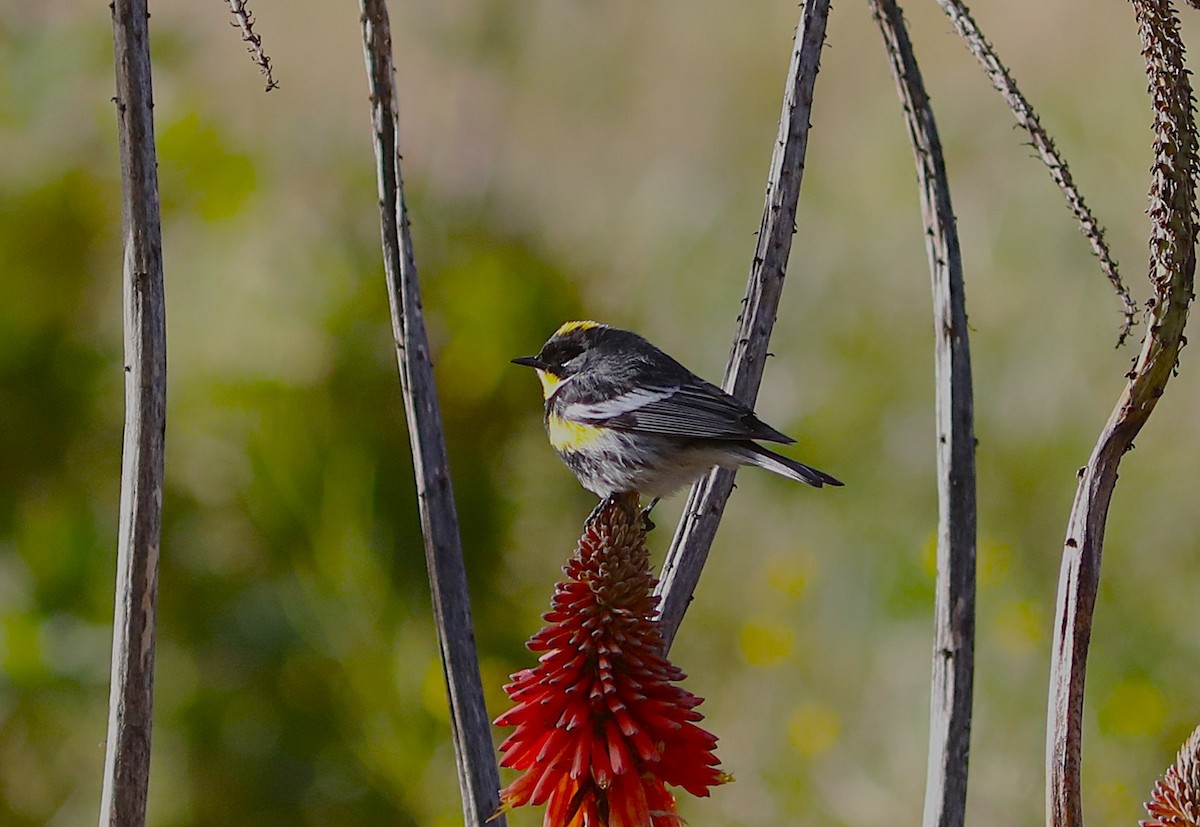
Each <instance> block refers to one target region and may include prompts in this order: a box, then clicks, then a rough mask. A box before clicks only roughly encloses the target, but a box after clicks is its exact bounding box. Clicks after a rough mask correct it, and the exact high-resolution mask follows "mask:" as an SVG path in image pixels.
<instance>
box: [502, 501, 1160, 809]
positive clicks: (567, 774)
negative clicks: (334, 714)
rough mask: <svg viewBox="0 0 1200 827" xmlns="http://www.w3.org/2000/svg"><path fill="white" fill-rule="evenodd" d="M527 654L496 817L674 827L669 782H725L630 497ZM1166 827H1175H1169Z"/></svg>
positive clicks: (591, 536)
mask: <svg viewBox="0 0 1200 827" xmlns="http://www.w3.org/2000/svg"><path fill="white" fill-rule="evenodd" d="M563 571H564V572H565V573H566V575H567V578H568V580H567V582H565V583H559V584H558V586H557V587H556V588H555V592H554V598H553V600H552V602H551V609H550V611H549V612H547V613H546V614H545V615H543V618H544V619H545V621H546V622H547V624H548V625H547V626H546V627H545V628H544V629H542V630H541V631H540V632H538V633H537V634H536V635H534V636H533V637H532V638H531V639H530V641H529V643H528V644H527V645H528V648H529V649H530V651H533V652H537V653H539V657H538V665H537V666H535V667H534V668H532V669H523V670H521V671H520V672H517V673H516V674H514V675H513V676H512V681H511V683H509V684H508V685H507V686H505V687H504V691H505V692H506V693H508V697H509V698H510V699H511V700H512V701H513V703H514V704H515V705H514V706H513V708H512V709H510V710H509V711H508V712H506V713H504V714H503V715H501V716H500V717H499V718H497V719H496V725H497V726H506V727H515V728H516V729H515V731H514V732H513V733H512V734H511V735H509V737H508V738H507V739H505V741H504V743H503V744H501V745H500V751H501V753H503V757H502V759H501V761H500V764H501V766H504V767H511V768H513V769H517V770H521V771H523V774H522V775H521V776H520V777H519V778H518V779H517V780H516V781H514V782H513V783H512V784H510V785H508V786H507V787H505V788H504V789H503V790H501V791H500V802H501V803H500V808H499V809H498V810H497V811H496V813H495V815H499V814H500V813H502V812H504V811H506V810H509V809H512V808H513V807H520V806H521V805H523V804H539V803H542V802H545V804H546V814H545V817H544V819H543V821H542V824H543V826H544V827H680V825H682V823H683V820H682V819H681V818H680V817H679V815H678V814H677V812H676V809H675V797H674V796H673V795H672V794H671V792H670V791H668V789H667V784H670V785H672V786H677V787H683V788H684V789H686V790H687V791H688V792H690V793H692V794H693V795H697V796H707V795H708V794H709V789H710V788H711V787H714V786H716V785H718V784H724V783H725V782H727V781H730V780H731V779H730V777H729V776H728V775H725V774H724V773H722V772H721V771H720V770H719V769H717V763H718V762H717V758H716V756H714V755H713V749H714V748H715V747H716V744H717V739H716V737H715V736H713V735H712V734H710V733H708V732H706V731H705V730H703V729H700V728H699V727H698V726H696V723H695V722H697V721H700V720H702V718H703V716H702V715H701V714H700V713H699V712H696V711H694V710H695V707H696V706H697V705H699V704H700V702H701V699H700V698H698V697H696V696H695V695H692V694H691V693H690V692H687V691H686V690H684V689H682V688H680V687H679V686H676V685H675V683H676V682H678V681H680V680H682V679H683V678H684V674H683V672H681V671H680V670H679V669H678V668H676V667H675V666H674V665H673V664H671V662H670V661H668V660H667V659H666V658H665V657H664V656H663V655H662V654H660V651H661V649H662V634H661V633H660V632H659V628H658V623H657V621H656V620H655V615H656V606H657V603H658V598H657V597H655V596H654V595H653V594H652V591H653V589H654V585H655V581H654V579H653V577H652V576H651V574H650V555H649V552H648V551H647V550H646V531H645V528H644V527H643V525H642V517H641V514H640V513H639V512H638V510H637V498H636V496H632V495H631V496H625V497H622V498H620V499H614V500H608V501H606V502H605V503H604V504H603V505H602V506H601V507H600V508H599V509H597V511H596V512H595V513H594V514H593V515H592V517H590V518H589V519H588V522H587V525H585V526H584V529H583V536H582V537H580V538H579V545H578V546H577V547H576V549H575V554H574V556H572V557H571V559H570V560H569V561H568V562H567V565H566V566H565V567H564V568H563ZM1172 827H1173V825H1172Z"/></svg>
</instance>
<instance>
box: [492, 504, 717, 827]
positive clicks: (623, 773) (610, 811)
mask: <svg viewBox="0 0 1200 827" xmlns="http://www.w3.org/2000/svg"><path fill="white" fill-rule="evenodd" d="M564 571H565V572H566V574H567V577H568V581H567V582H566V583H559V584H558V586H557V587H556V588H555V593H554V598H553V600H552V602H551V611H550V612H548V613H547V614H546V615H545V616H544V618H545V620H546V621H547V622H548V625H547V626H546V627H545V628H544V629H542V630H541V631H540V632H538V633H537V634H536V635H534V636H533V638H532V639H530V641H529V644H528V645H529V648H530V649H531V650H532V651H534V652H540V653H542V654H541V655H540V657H539V658H538V665H537V666H535V667H534V668H532V669H524V670H522V671H520V672H518V673H516V674H515V675H513V676H512V677H513V680H512V683H510V684H508V685H507V686H505V687H504V691H505V692H507V693H508V696H509V698H511V699H512V700H513V702H514V703H515V704H516V706H514V707H513V708H512V709H511V710H509V711H508V712H507V713H505V714H504V715H501V716H500V717H499V718H497V719H496V725H497V726H511V727H516V731H515V732H513V734H512V735H510V736H509V737H508V738H507V739H506V740H505V741H504V743H503V744H501V745H500V751H501V752H502V753H503V758H502V759H501V761H500V765H501V766H503V767H509V768H512V769H516V770H521V771H522V772H523V774H522V775H521V776H520V777H519V778H518V779H517V780H516V781H514V782H513V783H512V784H510V785H509V786H508V787H506V788H504V789H503V790H501V792H500V802H501V803H500V809H499V810H497V814H499V813H501V812H504V811H506V810H509V809H511V808H513V807H519V806H521V805H523V804H543V803H545V804H546V805H547V806H546V815H545V818H544V819H543V822H542V823H543V825H544V827H678V825H680V824H681V823H682V819H680V818H679V816H678V815H677V813H676V810H675V798H674V796H673V795H672V794H671V793H670V792H668V791H667V788H666V785H667V784H670V785H672V786H675V787H683V788H684V789H685V790H687V791H688V792H690V793H691V794H692V795H697V796H707V795H708V791H709V788H710V787H713V786H715V785H717V784H723V783H725V782H726V781H729V780H730V778H729V776H727V775H725V774H724V773H722V772H721V771H720V770H718V769H717V768H716V765H717V758H716V756H715V755H713V749H714V748H715V746H716V743H717V739H716V737H715V736H713V735H711V734H710V733H708V732H706V731H704V730H703V729H700V728H699V727H698V726H696V722H697V721H700V720H701V719H702V718H703V717H704V716H702V715H701V714H700V713H699V712H697V711H696V710H695V707H696V706H698V705H699V704H700V702H701V699H700V698H698V697H696V696H695V695H692V694H691V693H690V692H687V691H686V690H684V689H682V688H680V687H678V686H676V685H674V684H675V682H677V681H680V680H683V678H684V677H685V676H684V674H683V672H681V671H680V670H679V669H678V668H677V667H675V666H674V665H673V664H671V662H670V661H668V660H667V659H666V658H665V657H664V656H663V655H662V654H660V651H661V648H662V635H661V634H660V632H659V629H658V624H657V622H656V621H655V620H654V617H655V606H656V604H657V602H658V598H657V597H655V596H653V595H652V594H651V590H652V589H653V587H654V582H655V581H654V579H653V578H652V577H651V574H650V559H649V553H648V551H647V550H646V532H645V528H644V527H643V525H642V518H641V515H640V514H639V513H638V511H637V502H636V497H632V498H628V497H627V498H625V499H623V500H619V501H618V500H609V501H606V502H605V503H604V504H603V505H602V506H601V507H600V508H599V509H598V510H597V511H596V512H595V513H594V514H593V516H592V517H591V518H589V519H588V522H587V525H586V526H584V531H583V536H582V537H581V538H580V539H579V545H578V546H577V547H576V549H575V555H574V556H573V557H572V558H571V559H570V561H568V563H567V565H566V567H565V569H564Z"/></svg>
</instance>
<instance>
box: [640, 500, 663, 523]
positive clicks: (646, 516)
mask: <svg viewBox="0 0 1200 827" xmlns="http://www.w3.org/2000/svg"><path fill="white" fill-rule="evenodd" d="M660 499H662V498H661V497H655V498H654V499H652V500H651V501H650V505H648V506H646V507H645V508H643V509H642V530H643V531H653V530H654V521H653V520H651V519H650V512H651V511H653V510H654V506H656V505H658V501H659V500H660Z"/></svg>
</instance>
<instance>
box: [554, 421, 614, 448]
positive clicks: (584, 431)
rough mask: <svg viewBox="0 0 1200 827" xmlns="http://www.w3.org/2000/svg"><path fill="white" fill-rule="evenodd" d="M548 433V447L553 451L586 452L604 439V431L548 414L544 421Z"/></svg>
mask: <svg viewBox="0 0 1200 827" xmlns="http://www.w3.org/2000/svg"><path fill="white" fill-rule="evenodd" d="M546 430H547V431H549V432H550V445H551V446H553V448H554V450H555V451H586V450H587V449H588V448H590V447H592V446H593V445H595V444H596V443H597V442H599V441H600V440H602V439H604V433H605V429H604V428H600V427H598V426H596V425H587V424H584V423H583V422H572V421H571V420H569V419H563V418H562V417H561V416H559V415H558V414H550V418H549V419H548V420H547V421H546Z"/></svg>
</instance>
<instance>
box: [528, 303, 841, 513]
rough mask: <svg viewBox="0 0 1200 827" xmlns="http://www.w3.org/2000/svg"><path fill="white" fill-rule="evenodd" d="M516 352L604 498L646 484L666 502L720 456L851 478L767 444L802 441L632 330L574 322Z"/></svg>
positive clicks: (568, 451) (555, 436)
mask: <svg viewBox="0 0 1200 827" xmlns="http://www.w3.org/2000/svg"><path fill="white" fill-rule="evenodd" d="M512 361H513V363H514V364H517V365H525V366H526V367H531V368H534V369H536V370H537V376H538V379H540V380H541V383H542V391H543V395H544V396H545V398H546V431H547V432H548V433H549V436H550V445H551V446H553V448H554V450H555V451H556V452H557V453H558V456H559V457H560V458H561V459H562V461H563V462H565V463H566V464H567V467H568V468H570V469H571V470H572V471H573V472H575V476H576V477H578V478H579V482H580V483H582V484H583V487H584V488H586V489H587V490H588V491H591V492H592V493H593V494H595V495H596V496H598V497H600V498H601V499H602V500H603V499H607V498H608V497H610V496H613V495H615V494H622V493H628V492H637V493H639V494H642V495H643V496H647V497H651V498H653V500H654V502H657V501H658V499H660V498H662V497H666V496H669V495H671V494H673V493H674V492H676V491H678V490H679V489H680V488H682V487H683V486H685V485H687V484H689V483H691V482H694V481H695V480H696V479H698V478H699V477H700V476H702V475H703V474H704V473H706V472H707V471H708V470H709V469H711V468H713V467H714V466H718V465H719V466H721V467H722V468H731V469H732V468H737V467H738V466H741V465H756V466H758V467H759V468H765V469H766V470H768V471H771V472H772V473H775V474H778V475H779V476H781V477H787V478H788V479H791V480H796V481H797V482H805V483H808V484H809V485H811V486H814V487H816V488H820V487H821V486H823V485H841V484H842V483H841V482H839V481H838V480H836V479H834V478H833V477H831V476H829V475H828V474H826V473H824V472H823V471H818V470H817V469H815V468H810V467H809V466H807V465H804V464H803V463H800V462H797V461H796V460H794V459H789V458H787V457H784V456H780V455H779V454H777V453H775V452H774V451H769V450H767V449H766V448H764V447H762V446H761V445H759V444H757V442H755V440H763V441H766V442H779V443H783V444H788V443H792V442H795V440H794V439H792V438H791V437H789V436H787V435H786V434H783V433H780V432H779V431H777V430H775V429H774V428H772V427H771V426H770V425H767V424H766V423H764V422H763V421H762V420H760V419H759V418H758V417H757V416H755V414H754V411H753V410H751V409H750V408H749V407H748V406H746V405H744V404H743V403H741V402H739V401H738V400H737V399H735V398H734V397H732V396H730V395H729V394H728V393H726V392H725V391H723V390H721V389H720V388H718V387H717V386H716V385H714V384H712V383H710V382H705V381H704V380H703V379H701V378H700V377H699V376H696V374H694V373H692V372H691V371H690V370H688V369H687V368H685V367H684V366H683V365H681V364H679V362H676V361H675V360H674V359H672V358H671V357H670V356H668V355H667V354H665V353H663V352H662V351H661V350H659V349H658V348H656V347H655V346H654V345H652V344H650V343H649V342H648V341H646V340H645V339H643V338H642V337H641V336H639V335H637V334H636V333H632V332H630V331H628V330H621V329H620V328H616V327H609V326H608V325H604V324H600V323H599V322H593V321H578V322H567V323H566V324H564V325H563V326H562V327H560V328H559V329H558V330H556V331H555V332H554V335H553V336H551V337H550V338H549V339H548V340H547V341H546V344H544V345H543V346H542V349H541V352H539V353H538V354H537V355H536V356H522V357H520V358H518V359H513V360H512ZM651 507H653V502H652V503H651Z"/></svg>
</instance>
